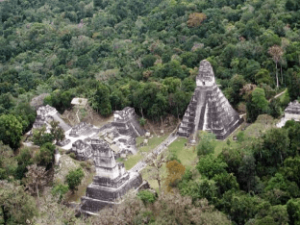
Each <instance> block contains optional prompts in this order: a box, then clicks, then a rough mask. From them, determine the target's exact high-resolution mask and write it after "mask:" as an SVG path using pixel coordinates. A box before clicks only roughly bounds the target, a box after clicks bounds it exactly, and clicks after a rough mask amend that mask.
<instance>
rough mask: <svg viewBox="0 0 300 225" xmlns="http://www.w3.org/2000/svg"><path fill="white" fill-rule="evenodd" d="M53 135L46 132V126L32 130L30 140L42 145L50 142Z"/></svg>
mask: <svg viewBox="0 0 300 225" xmlns="http://www.w3.org/2000/svg"><path fill="white" fill-rule="evenodd" d="M53 140H54V137H53V135H52V134H51V133H50V134H49V133H46V126H43V127H41V128H37V129H34V130H33V135H32V141H33V143H34V144H36V145H39V146H42V145H43V144H45V143H52V141H53Z"/></svg>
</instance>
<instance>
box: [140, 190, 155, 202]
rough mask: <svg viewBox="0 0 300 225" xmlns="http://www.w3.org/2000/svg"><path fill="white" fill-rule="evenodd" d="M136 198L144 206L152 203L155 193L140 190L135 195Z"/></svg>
mask: <svg viewBox="0 0 300 225" xmlns="http://www.w3.org/2000/svg"><path fill="white" fill-rule="evenodd" d="M137 196H138V198H139V199H141V200H142V201H143V202H144V204H145V205H146V204H148V203H151V204H152V203H154V202H155V200H156V198H157V196H156V195H155V193H153V192H151V191H149V190H142V191H140V192H139V193H138V194H137Z"/></svg>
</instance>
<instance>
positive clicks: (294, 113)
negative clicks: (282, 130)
mask: <svg viewBox="0 0 300 225" xmlns="http://www.w3.org/2000/svg"><path fill="white" fill-rule="evenodd" d="M288 120H295V121H300V103H299V102H298V101H297V100H295V101H294V102H290V103H289V105H288V107H287V108H286V109H285V110H284V117H283V118H282V119H281V120H280V122H279V123H278V124H276V126H277V127H283V126H284V125H285V123H286V121H288Z"/></svg>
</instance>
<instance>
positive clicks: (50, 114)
mask: <svg viewBox="0 0 300 225" xmlns="http://www.w3.org/2000/svg"><path fill="white" fill-rule="evenodd" d="M36 114H37V116H36V119H35V122H34V123H33V128H34V129H36V128H41V127H43V126H46V131H47V132H50V128H51V125H50V122H51V121H57V122H59V126H60V127H61V128H62V129H63V130H64V131H67V130H69V129H70V128H71V127H70V125H68V124H66V123H65V122H64V121H63V120H62V119H61V117H60V115H59V113H58V112H57V110H56V109H55V108H53V107H51V106H49V105H46V106H41V107H39V108H38V109H37V111H36Z"/></svg>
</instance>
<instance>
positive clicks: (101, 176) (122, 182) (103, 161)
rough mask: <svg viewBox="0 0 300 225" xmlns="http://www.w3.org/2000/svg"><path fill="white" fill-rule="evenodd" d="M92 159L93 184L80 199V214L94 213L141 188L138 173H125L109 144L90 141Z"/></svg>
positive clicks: (100, 141)
mask: <svg viewBox="0 0 300 225" xmlns="http://www.w3.org/2000/svg"><path fill="white" fill-rule="evenodd" d="M91 147H92V149H91V151H92V158H93V160H94V164H95V167H96V176H95V177H94V179H93V183H92V184H90V185H89V186H88V188H87V190H86V196H84V197H82V199H81V201H82V204H81V207H80V210H81V212H83V213H85V214H91V213H96V212H98V211H99V210H101V209H102V208H104V207H105V206H110V205H114V204H116V202H120V201H122V196H124V195H125V194H126V193H127V192H128V191H129V190H131V189H134V190H138V189H139V188H141V187H142V186H143V181H142V177H141V175H140V174H139V173H135V172H127V171H126V170H125V167H124V164H123V163H118V162H116V160H115V155H114V152H113V151H112V149H111V148H110V146H109V144H108V143H107V142H106V141H104V140H99V139H92V140H91Z"/></svg>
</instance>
